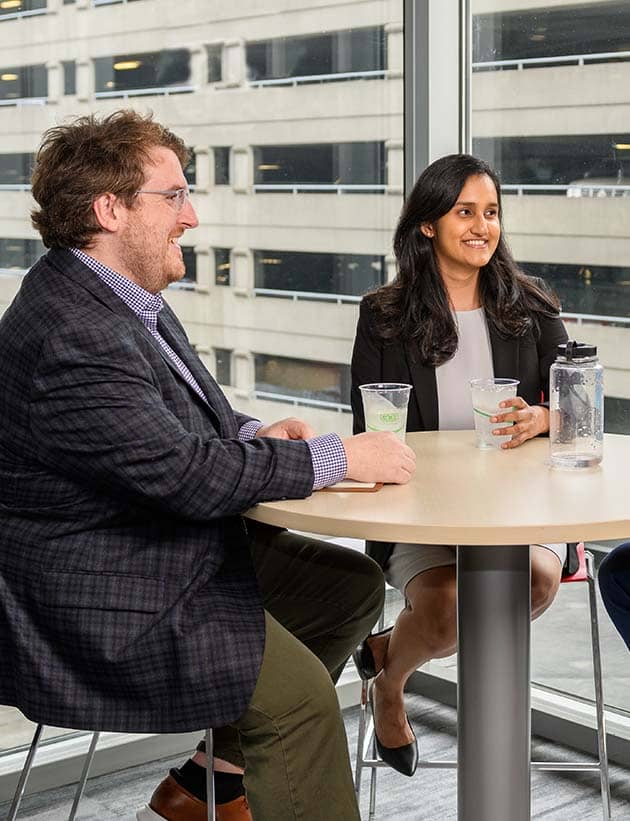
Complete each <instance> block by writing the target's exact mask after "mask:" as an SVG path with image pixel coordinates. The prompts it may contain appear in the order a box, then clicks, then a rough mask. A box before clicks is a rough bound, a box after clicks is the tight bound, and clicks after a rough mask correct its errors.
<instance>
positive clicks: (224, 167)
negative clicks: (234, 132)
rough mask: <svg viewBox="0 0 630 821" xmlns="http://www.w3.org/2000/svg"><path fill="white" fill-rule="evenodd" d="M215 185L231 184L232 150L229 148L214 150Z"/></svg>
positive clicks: (222, 147) (221, 147)
mask: <svg viewBox="0 0 630 821" xmlns="http://www.w3.org/2000/svg"><path fill="white" fill-rule="evenodd" d="M214 184H215V185H229V184H230V149H229V147H228V146H217V147H215V148H214Z"/></svg>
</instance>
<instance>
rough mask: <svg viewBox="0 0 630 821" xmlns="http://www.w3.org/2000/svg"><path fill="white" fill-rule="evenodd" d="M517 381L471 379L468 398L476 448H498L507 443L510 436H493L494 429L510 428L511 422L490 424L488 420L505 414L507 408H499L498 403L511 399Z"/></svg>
mask: <svg viewBox="0 0 630 821" xmlns="http://www.w3.org/2000/svg"><path fill="white" fill-rule="evenodd" d="M518 385H519V380H518V379H501V378H498V379H471V380H470V397H471V399H472V406H473V416H474V417H475V432H476V434H477V447H478V448H481V449H482V450H485V449H487V448H500V447H501V445H502V444H503V442H509V441H510V439H511V438H512V437H510V436H495V435H494V434H493V433H492V431H493V430H494V429H495V428H506V427H510V426H511V425H512V424H513V423H512V422H501V423H499V424H497V423H496V422H494V423H493V422H491V421H490V419H491V417H493V416H496V414H498V413H505V412H506V411H507V410H509V409H508V408H500V407H499V402H503V400H504V399H513V398H514V397H515V396H516V389H517V388H518Z"/></svg>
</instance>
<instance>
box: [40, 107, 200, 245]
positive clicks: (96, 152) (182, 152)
mask: <svg viewBox="0 0 630 821" xmlns="http://www.w3.org/2000/svg"><path fill="white" fill-rule="evenodd" d="M158 147H162V148H169V149H170V150H171V151H173V152H174V153H175V154H176V156H177V159H178V160H179V161H180V163H181V165H182V167H185V165H186V163H187V162H188V157H189V151H188V149H187V148H186V145H185V144H184V142H183V140H181V139H180V138H179V137H177V136H176V135H175V134H173V132H172V131H169V129H168V128H165V127H164V126H162V125H160V124H159V123H157V122H155V121H154V120H153V115H152V114H151V113H149V114H146V115H143V114H139V113H138V112H137V111H132V110H122V111H115V112H114V113H113V114H108V115H107V116H106V117H103V118H102V119H98V118H97V117H96V116H95V115H93V114H90V115H89V116H87V117H79V118H78V119H76V120H74V121H73V122H71V123H69V124H66V125H59V126H55V127H54V128H50V129H49V130H48V131H46V132H45V134H44V137H43V140H42V144H41V146H40V148H39V151H38V152H37V157H36V160H35V168H34V169H33V176H32V179H31V183H32V194H33V198H34V199H35V201H36V202H37V204H38V205H39V208H38V209H37V208H35V209H33V211H32V212H31V220H32V223H33V226H34V227H35V228H36V229H37V230H38V231H39V233H40V234H41V237H42V240H43V242H44V245H46V246H47V247H48V248H89V247H90V243H91V241H92V238H93V237H94V235H95V234H97V233H99V232H100V230H101V228H100V226H99V224H98V221H97V219H96V215H95V214H94V210H93V208H92V204H93V202H94V200H95V199H96V198H97V197H99V196H100V195H101V194H105V193H110V194H114V195H115V196H116V197H119V198H120V199H121V200H122V201H123V202H124V203H125V205H126V206H127V207H130V206H131V205H132V202H133V198H134V195H135V193H136V191H138V189H139V188H142V184H143V182H144V179H145V167H146V164H147V163H148V162H150V151H151V149H153V148H158Z"/></svg>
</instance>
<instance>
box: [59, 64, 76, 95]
mask: <svg viewBox="0 0 630 821" xmlns="http://www.w3.org/2000/svg"><path fill="white" fill-rule="evenodd" d="M61 65H62V66H63V93H64V94H76V93H77V64H76V62H75V61H74V60H64V61H63V62H62V64H61Z"/></svg>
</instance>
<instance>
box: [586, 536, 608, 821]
mask: <svg viewBox="0 0 630 821" xmlns="http://www.w3.org/2000/svg"><path fill="white" fill-rule="evenodd" d="M586 568H587V571H588V600H589V607H590V613H591V646H592V650H593V680H594V683H595V709H596V714H597V750H598V755H599V774H600V781H601V790H602V805H603V810H604V821H610V819H611V818H612V815H611V806H610V779H609V775H608V751H607V749H606V718H605V714H604V687H603V677H602V660H601V652H600V646H599V622H598V618H597V593H596V589H595V576H594V573H593V554H592V553H590V552H586Z"/></svg>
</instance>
